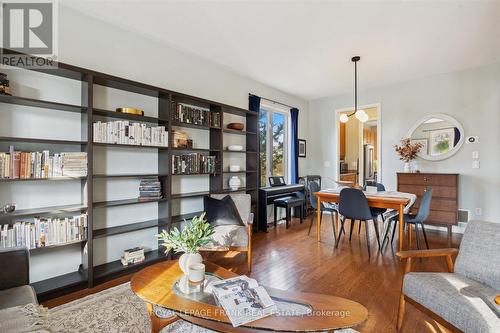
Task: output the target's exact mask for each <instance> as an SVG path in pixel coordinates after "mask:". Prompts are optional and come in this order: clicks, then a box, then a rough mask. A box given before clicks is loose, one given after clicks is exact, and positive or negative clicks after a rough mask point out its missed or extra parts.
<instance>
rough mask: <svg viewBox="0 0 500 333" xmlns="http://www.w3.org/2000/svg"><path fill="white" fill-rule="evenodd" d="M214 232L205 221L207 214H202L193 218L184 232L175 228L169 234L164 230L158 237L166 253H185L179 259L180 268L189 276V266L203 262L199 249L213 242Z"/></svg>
mask: <svg viewBox="0 0 500 333" xmlns="http://www.w3.org/2000/svg"><path fill="white" fill-rule="evenodd" d="M214 232H215V231H214V227H213V226H212V225H210V224H209V223H208V222H207V220H206V219H205V213H202V214H201V215H200V216H195V217H193V219H192V220H191V222H189V224H188V225H187V226H186V227H185V228H184V229H182V231H180V230H179V229H177V228H176V227H174V228H172V230H170V231H169V232H167V231H166V230H162V232H161V233H160V234H158V235H156V237H157V238H158V240H160V241H161V242H162V243H161V244H160V246H164V247H165V248H166V249H165V253H167V252H169V251H171V250H173V251H174V252H175V253H183V255H181V257H180V258H179V266H180V268H181V270H182V271H183V272H184V274H187V273H188V268H189V265H191V264H195V263H202V262H203V258H202V257H201V255H200V253H199V249H200V248H202V247H204V246H206V245H208V244H209V243H210V242H211V236H212V235H213V234H214Z"/></svg>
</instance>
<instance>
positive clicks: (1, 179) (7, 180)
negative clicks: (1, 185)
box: [0, 176, 87, 183]
mask: <svg viewBox="0 0 500 333" xmlns="http://www.w3.org/2000/svg"><path fill="white" fill-rule="evenodd" d="M86 178H87V176H81V177H51V178H0V182H6V183H8V182H36V181H63V180H66V181H67V180H82V179H86Z"/></svg>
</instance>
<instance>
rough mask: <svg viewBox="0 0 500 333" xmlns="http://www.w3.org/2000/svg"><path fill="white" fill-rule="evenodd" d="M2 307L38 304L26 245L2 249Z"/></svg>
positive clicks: (0, 253)
mask: <svg viewBox="0 0 500 333" xmlns="http://www.w3.org/2000/svg"><path fill="white" fill-rule="evenodd" d="M0 264H1V269H0V309H6V308H10V307H13V306H18V305H26V304H29V303H33V304H38V302H37V299H36V293H35V291H34V290H33V288H32V287H31V286H30V285H29V279H30V275H29V252H28V249H27V248H25V247H13V248H7V249H0Z"/></svg>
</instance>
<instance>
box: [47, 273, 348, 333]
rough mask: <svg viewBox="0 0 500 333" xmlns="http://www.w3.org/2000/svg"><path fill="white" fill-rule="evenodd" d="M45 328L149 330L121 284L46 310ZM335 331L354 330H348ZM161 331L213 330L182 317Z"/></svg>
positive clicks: (63, 331) (113, 332)
mask: <svg viewBox="0 0 500 333" xmlns="http://www.w3.org/2000/svg"><path fill="white" fill-rule="evenodd" d="M48 317H49V331H50V332H54V333H77V332H78V333H83V332H95V333H105V332H106V333H118V332H123V333H128V332H130V333H147V332H150V331H151V326H150V323H149V315H148V313H147V310H146V304H145V303H144V302H143V301H142V300H141V299H140V298H139V297H137V296H136V295H135V294H134V293H133V292H132V290H131V289H130V284H129V283H125V284H122V285H119V286H116V287H113V288H110V289H106V290H104V291H101V292H99V293H96V294H93V295H89V296H86V297H84V298H81V299H78V300H76V301H73V302H70V303H66V304H64V305H61V306H58V307H55V308H53V309H50V310H49V316H48ZM336 332H337V333H356V332H357V331H355V330H352V329H345V330H339V331H336ZM161 333H216V332H214V331H211V330H207V329H204V328H201V327H198V326H195V325H192V324H190V323H188V322H185V321H183V320H178V321H177V322H175V323H173V324H171V325H169V326H168V327H166V328H164V329H163V330H162V331H161Z"/></svg>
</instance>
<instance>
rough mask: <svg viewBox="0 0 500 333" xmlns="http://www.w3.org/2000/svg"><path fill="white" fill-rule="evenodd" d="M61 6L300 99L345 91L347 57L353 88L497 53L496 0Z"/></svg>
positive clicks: (70, 2)
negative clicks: (355, 64)
mask: <svg viewBox="0 0 500 333" xmlns="http://www.w3.org/2000/svg"><path fill="white" fill-rule="evenodd" d="M60 3H63V2H62V1H61V2H60ZM63 4H64V5H66V6H69V7H72V8H74V9H77V10H80V11H82V12H84V13H86V14H88V15H91V16H94V17H97V18H100V19H102V20H105V21H107V22H109V23H111V24H114V25H118V26H121V27H122V28H125V29H127V30H131V31H134V32H137V33H139V34H142V35H146V36H148V37H150V38H153V39H155V40H157V41H159V42H163V43H165V44H167V45H168V46H170V47H174V48H177V49H180V50H183V51H186V52H189V53H192V54H195V55H198V56H200V57H203V58H206V59H208V60H210V61H213V62H215V63H218V64H221V65H224V66H226V67H228V68H230V69H231V70H233V71H235V72H237V73H240V74H242V75H245V76H247V77H250V78H252V79H254V80H256V81H259V82H262V83H265V84H267V85H270V86H272V87H275V88H278V89H280V90H282V91H284V92H287V93H290V94H293V95H297V96H300V97H303V98H305V99H315V98H319V97H324V96H329V95H335V94H340V93H344V92H349V91H351V90H352V87H353V67H352V63H351V61H350V59H351V56H353V55H360V56H361V61H360V63H359V78H360V82H359V84H360V89H365V88H368V87H374V86H379V85H385V84H390V83H394V82H400V81H406V80H410V79H414V78H419V77H424V76H428V75H432V74H437V73H446V72H450V71H455V70H460V69H464V68H469V67H474V66H479V65H483V64H488V63H493V62H496V61H499V60H500V1H481V0H479V1H469V0H462V1H458V0H448V1H446V0H442V1H436V0H429V1H369V0H365V1H203V0H199V1H145V0H140V1H139V0H137V1H130V0H129V1H123V0H122V1H111V0H107V1H102V0H101V1H95V0H93V1H92V0H86V1H84V0H64V3H63Z"/></svg>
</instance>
